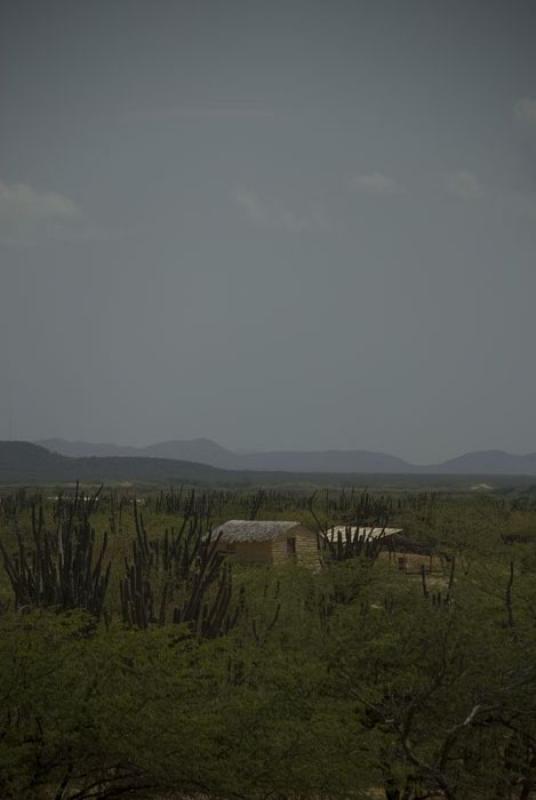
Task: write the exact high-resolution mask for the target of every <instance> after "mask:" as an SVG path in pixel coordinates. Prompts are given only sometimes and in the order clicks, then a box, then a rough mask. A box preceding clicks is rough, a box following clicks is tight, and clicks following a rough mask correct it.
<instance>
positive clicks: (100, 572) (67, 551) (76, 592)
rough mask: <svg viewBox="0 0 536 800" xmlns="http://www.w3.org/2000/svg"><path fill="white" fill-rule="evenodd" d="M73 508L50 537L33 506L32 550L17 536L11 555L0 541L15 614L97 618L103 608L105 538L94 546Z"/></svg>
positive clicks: (86, 525) (40, 509) (37, 508)
mask: <svg viewBox="0 0 536 800" xmlns="http://www.w3.org/2000/svg"><path fill="white" fill-rule="evenodd" d="M76 508H77V507H76V502H75V503H73V507H72V508H71V509H70V510H69V513H62V514H60V515H59V516H58V520H57V527H56V530H55V531H49V530H46V529H45V526H44V514H43V506H42V504H41V503H40V504H39V505H38V506H36V505H34V506H32V541H33V548H27V547H26V546H25V544H24V541H23V537H22V536H21V534H20V532H18V531H17V543H18V549H17V552H16V553H15V554H14V555H10V554H9V553H8V552H7V550H6V548H5V547H4V545H3V544H2V542H1V541H0V552H1V553H2V557H3V560H4V567H5V569H6V572H7V575H8V578H9V581H10V583H11V588H12V590H13V594H14V596H15V608H17V609H21V608H24V607H30V608H55V609H57V610H61V611H66V610H70V609H84V610H86V611H88V612H90V613H91V614H93V615H95V616H96V617H99V616H100V615H101V613H102V611H103V608H104V600H105V596H106V590H107V588H108V583H109V579H110V567H111V564H110V562H108V564H107V565H106V566H105V554H106V548H107V537H106V534H105V535H104V537H103V540H102V542H101V544H100V546H98V544H97V541H96V535H95V531H94V530H93V528H92V527H91V525H90V523H89V516H88V515H81V517H80V518H77V514H78V511H77V510H76ZM78 510H79V509H78Z"/></svg>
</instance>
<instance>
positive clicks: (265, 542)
mask: <svg viewBox="0 0 536 800" xmlns="http://www.w3.org/2000/svg"><path fill="white" fill-rule="evenodd" d="M212 535H213V537H216V536H219V540H218V549H219V550H220V551H222V552H224V553H226V554H228V555H232V556H233V557H234V558H235V559H236V560H237V561H240V562H242V563H246V564H274V565H279V564H286V563H287V564H288V563H289V562H294V563H296V564H298V565H301V566H304V567H310V568H311V569H316V568H318V567H319V565H320V558H319V553H318V541H317V536H316V533H315V532H314V531H311V530H310V529H309V528H306V527H305V526H304V525H301V524H300V523H299V522H295V521H293V522H289V521H283V520H275V521H265V520H245V519H231V520H229V521H228V522H225V523H224V524H223V525H220V526H219V527H218V528H215V529H214V530H213V532H212Z"/></svg>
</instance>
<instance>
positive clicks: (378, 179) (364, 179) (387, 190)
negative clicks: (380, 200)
mask: <svg viewBox="0 0 536 800" xmlns="http://www.w3.org/2000/svg"><path fill="white" fill-rule="evenodd" d="M351 183H352V187H353V188H354V189H357V190H358V191H361V192H365V193H366V194H371V195H376V196H377V197H392V196H394V195H396V194H400V192H401V191H402V187H401V186H400V184H399V183H397V181H395V180H394V178H390V177H389V176H388V175H384V174H383V173H382V172H371V173H370V174H369V175H356V176H355V177H354V178H353V179H352V181H351Z"/></svg>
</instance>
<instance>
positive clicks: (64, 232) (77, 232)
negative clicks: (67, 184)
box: [0, 180, 90, 245]
mask: <svg viewBox="0 0 536 800" xmlns="http://www.w3.org/2000/svg"><path fill="white" fill-rule="evenodd" d="M89 234H90V226H89V224H88V221H87V219H86V218H85V217H84V215H83V214H82V212H81V211H80V209H79V208H78V206H77V205H76V204H75V203H74V202H73V201H72V200H70V199H69V198H68V197H66V196H65V195H63V194H59V193H58V192H40V191H37V190H36V189H33V188H32V187H31V186H28V185H27V184H25V183H11V184H8V183H5V182H4V181H2V180H0V241H1V242H3V243H4V244H30V245H31V244H37V243H40V242H42V241H44V240H47V239H55V240H69V239H73V238H81V237H82V238H87V236H88V235H89Z"/></svg>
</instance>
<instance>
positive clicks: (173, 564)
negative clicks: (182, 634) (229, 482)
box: [120, 493, 244, 638]
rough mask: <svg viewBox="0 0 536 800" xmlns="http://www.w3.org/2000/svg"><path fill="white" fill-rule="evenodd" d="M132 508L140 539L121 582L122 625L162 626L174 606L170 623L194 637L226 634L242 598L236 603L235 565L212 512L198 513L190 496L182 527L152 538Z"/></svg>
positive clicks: (238, 614) (234, 621) (241, 595)
mask: <svg viewBox="0 0 536 800" xmlns="http://www.w3.org/2000/svg"><path fill="white" fill-rule="evenodd" d="M134 508H135V512H134V518H135V524H136V538H135V539H134V541H133V543H132V557H131V559H130V560H128V559H127V560H126V561H125V575H124V578H123V579H122V580H121V583H120V598H121V611H122V616H123V621H124V622H125V623H126V624H127V625H131V626H135V627H138V628H147V627H149V625H151V624H160V625H163V624H165V623H166V621H168V620H167V613H168V608H171V621H172V622H173V623H175V624H186V625H187V626H188V627H189V628H190V630H191V631H192V632H193V633H196V634H199V635H201V636H204V637H211V638H213V637H216V636H220V635H224V634H226V633H228V632H229V630H231V628H233V627H234V626H235V625H236V623H237V621H238V618H239V616H240V613H241V610H242V609H243V606H244V598H243V593H242V592H241V593H240V595H239V598H238V602H237V603H234V602H233V582H232V573H231V567H230V565H229V564H226V563H224V556H223V554H222V553H221V552H220V551H219V549H218V542H219V536H216V537H214V536H213V535H212V533H211V531H210V523H209V516H208V515H209V512H210V509H209V508H208V507H206V506H205V507H204V508H202V507H201V510H199V505H198V504H197V503H196V498H195V495H194V493H192V494H191V496H190V500H189V503H188V505H187V507H186V509H185V512H184V517H183V522H182V525H181V527H180V529H179V530H178V531H174V530H171V531H168V530H166V532H165V534H164V536H163V537H162V538H160V539H150V538H149V537H148V535H147V531H146V529H145V525H144V522H143V516H142V515H141V514H140V513H139V512H138V510H137V508H136V506H134ZM154 587H157V588H154ZM155 595H159V597H158V601H157V600H156V599H155Z"/></svg>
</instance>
